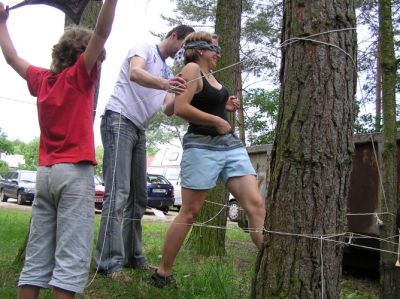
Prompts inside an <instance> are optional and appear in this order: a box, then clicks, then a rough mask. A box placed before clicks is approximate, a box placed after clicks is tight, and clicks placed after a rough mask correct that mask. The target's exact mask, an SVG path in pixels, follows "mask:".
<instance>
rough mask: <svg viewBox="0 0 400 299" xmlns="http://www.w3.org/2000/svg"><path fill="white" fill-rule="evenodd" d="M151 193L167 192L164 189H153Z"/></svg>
mask: <svg viewBox="0 0 400 299" xmlns="http://www.w3.org/2000/svg"><path fill="white" fill-rule="evenodd" d="M153 193H167V190H165V189H153Z"/></svg>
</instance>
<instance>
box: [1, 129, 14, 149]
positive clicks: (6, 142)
mask: <svg viewBox="0 0 400 299" xmlns="http://www.w3.org/2000/svg"><path fill="white" fill-rule="evenodd" d="M0 153H6V154H13V153H14V146H13V144H12V143H11V141H9V140H7V135H6V133H4V132H2V130H1V128H0Z"/></svg>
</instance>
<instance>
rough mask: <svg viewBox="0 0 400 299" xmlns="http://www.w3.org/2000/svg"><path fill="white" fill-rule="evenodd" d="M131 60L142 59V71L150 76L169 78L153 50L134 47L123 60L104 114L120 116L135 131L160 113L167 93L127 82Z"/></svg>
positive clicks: (146, 45)
mask: <svg viewBox="0 0 400 299" xmlns="http://www.w3.org/2000/svg"><path fill="white" fill-rule="evenodd" d="M134 56H140V57H142V58H144V59H145V61H146V64H145V67H144V69H145V70H146V71H147V72H149V73H151V74H152V75H154V76H157V77H162V78H165V79H169V78H172V77H173V74H172V72H171V70H170V68H169V67H168V66H167V65H166V64H165V61H163V60H162V58H161V56H160V54H159V53H158V50H157V46H156V45H153V44H148V43H140V44H139V43H138V44H136V45H135V46H134V47H132V48H131V49H130V50H129V51H128V54H127V56H126V57H125V59H124V61H123V63H122V67H121V70H120V72H119V75H118V79H117V82H116V84H115V87H114V91H113V93H112V94H111V97H110V99H109V101H108V103H107V104H106V110H111V111H114V112H117V113H121V114H122V115H123V116H125V117H126V118H128V119H129V120H130V121H132V122H133V123H134V124H135V125H136V126H137V127H138V128H139V129H143V130H144V129H146V128H147V126H148V125H149V122H150V119H151V118H152V117H153V116H154V115H155V114H156V113H157V112H158V111H159V110H160V108H161V106H162V104H163V102H164V98H165V96H166V95H167V92H166V91H164V90H159V89H153V88H148V87H143V86H141V85H139V84H137V83H136V82H133V81H131V80H130V65H129V64H130V60H131V58H132V57H134Z"/></svg>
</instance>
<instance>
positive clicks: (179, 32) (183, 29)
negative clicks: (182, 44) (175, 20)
mask: <svg viewBox="0 0 400 299" xmlns="http://www.w3.org/2000/svg"><path fill="white" fill-rule="evenodd" d="M173 32H176V37H177V39H179V40H181V39H184V38H185V37H186V36H188V35H189V34H190V33H192V32H194V29H193V28H192V27H190V26H186V25H179V26H176V27H174V28H172V29H171V31H170V32H168V33H167V36H166V37H165V38H168V37H169V36H170V35H171V34H172V33H173Z"/></svg>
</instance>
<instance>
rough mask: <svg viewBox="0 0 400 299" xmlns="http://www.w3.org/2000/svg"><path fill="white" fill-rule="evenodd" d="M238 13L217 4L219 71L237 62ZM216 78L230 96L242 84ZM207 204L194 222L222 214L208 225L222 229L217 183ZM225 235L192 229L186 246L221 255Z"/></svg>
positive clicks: (230, 77) (223, 75)
mask: <svg viewBox="0 0 400 299" xmlns="http://www.w3.org/2000/svg"><path fill="white" fill-rule="evenodd" d="M227 12H229V13H227ZM241 13H242V2H241V1H231V0H218V4H217V13H216V25H215V32H216V33H217V34H218V35H219V45H220V47H221V52H222V57H221V60H220V62H219V63H218V69H222V68H224V67H227V66H230V65H232V64H234V63H235V62H237V61H239V59H238V57H239V45H240V20H241ZM214 71H215V70H214ZM235 74H236V76H235ZM215 76H216V77H217V79H218V80H219V81H220V82H222V83H223V84H224V85H225V86H226V87H227V88H228V90H229V92H230V94H232V93H233V92H234V91H235V90H236V86H237V81H238V80H241V78H240V77H238V76H237V72H234V71H233V70H232V68H227V69H225V70H223V71H221V72H217V73H216V74H215ZM234 119H235V117H234V114H233V113H232V114H231V115H230V116H229V121H230V123H231V125H232V127H233V128H234V124H235V122H234ZM207 201H211V202H214V203H215V204H207V203H206V204H205V205H204V207H203V209H202V211H201V212H200V214H199V215H198V217H197V222H199V223H203V222H206V221H208V220H209V219H210V218H211V217H214V216H215V215H216V214H217V213H218V212H219V211H220V212H221V213H220V214H218V216H217V217H216V218H215V219H214V220H213V221H212V222H211V223H212V225H217V226H219V227H225V226H226V221H227V209H226V208H223V205H226V203H227V201H228V193H227V192H226V191H225V187H224V186H223V185H222V184H221V183H220V182H218V185H217V187H216V188H215V189H213V190H210V191H209V193H208V196H207ZM221 209H222V210H221ZM207 224H209V222H207ZM225 235H226V231H225V230H224V229H216V228H209V227H194V228H193V229H192V231H191V233H190V236H189V239H188V242H187V245H188V246H189V247H190V248H191V249H193V250H195V251H197V252H198V253H200V254H203V255H224V254H225Z"/></svg>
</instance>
